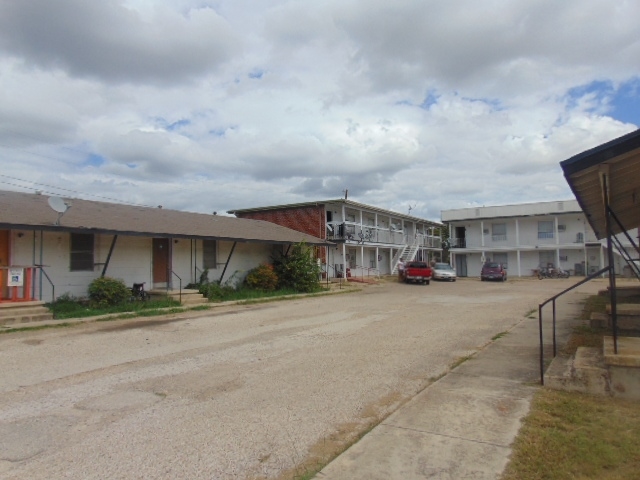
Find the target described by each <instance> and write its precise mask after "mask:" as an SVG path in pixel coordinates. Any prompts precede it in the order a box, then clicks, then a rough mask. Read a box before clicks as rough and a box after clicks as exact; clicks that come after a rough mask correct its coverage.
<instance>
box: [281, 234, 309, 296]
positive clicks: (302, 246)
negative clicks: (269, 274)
mask: <svg viewBox="0 0 640 480" xmlns="http://www.w3.org/2000/svg"><path fill="white" fill-rule="evenodd" d="M312 253H313V251H312V249H311V247H309V246H308V245H307V244H306V243H304V242H302V243H297V244H295V245H294V246H293V247H292V248H291V249H290V251H289V252H288V254H287V255H283V254H278V256H277V257H276V258H274V262H273V266H274V269H275V272H276V274H277V275H278V279H279V284H278V287H279V288H287V289H292V290H294V291H296V292H302V293H309V292H315V291H317V290H319V289H320V265H318V262H317V260H316V259H315V258H314V257H313V255H312Z"/></svg>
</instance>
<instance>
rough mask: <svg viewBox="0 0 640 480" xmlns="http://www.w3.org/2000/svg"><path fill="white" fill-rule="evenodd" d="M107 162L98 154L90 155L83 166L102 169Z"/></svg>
mask: <svg viewBox="0 0 640 480" xmlns="http://www.w3.org/2000/svg"><path fill="white" fill-rule="evenodd" d="M105 162H106V160H105V158H104V157H103V156H101V155H98V154H96V153H90V154H89V155H87V158H85V159H84V162H83V165H84V166H90V167H101V166H102V165H104V163H105Z"/></svg>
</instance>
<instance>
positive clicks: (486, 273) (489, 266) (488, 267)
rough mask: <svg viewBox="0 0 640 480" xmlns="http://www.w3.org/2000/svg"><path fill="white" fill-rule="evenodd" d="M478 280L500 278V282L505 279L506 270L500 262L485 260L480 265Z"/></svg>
mask: <svg viewBox="0 0 640 480" xmlns="http://www.w3.org/2000/svg"><path fill="white" fill-rule="evenodd" d="M480 280H482V281H483V282H484V281H485V280H500V281H501V282H506V281H507V271H506V270H505V269H504V267H503V266H502V264H501V263H496V262H487V263H485V264H484V265H483V266H482V270H481V271H480Z"/></svg>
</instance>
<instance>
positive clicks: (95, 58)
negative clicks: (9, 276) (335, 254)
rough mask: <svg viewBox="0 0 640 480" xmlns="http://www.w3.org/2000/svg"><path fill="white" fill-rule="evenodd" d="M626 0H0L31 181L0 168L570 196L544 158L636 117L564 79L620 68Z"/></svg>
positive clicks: (14, 145) (5, 127) (449, 199)
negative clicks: (621, 117) (623, 116)
mask: <svg viewBox="0 0 640 480" xmlns="http://www.w3.org/2000/svg"><path fill="white" fill-rule="evenodd" d="M638 17H640V4H637V2H618V3H615V4H611V3H610V2H605V1H604V0H584V1H578V0H567V1H565V2H562V3H558V2H551V1H549V0H544V1H539V0H536V1H532V0H531V1H522V0H518V1H516V0H500V1H497V0H496V1H491V2H473V1H471V0H466V1H463V2H456V3H451V2H449V3H447V2H440V1H418V0H399V1H397V2H393V3H389V2H382V1H380V0H367V1H366V2H365V1H362V0H347V1H344V0H342V1H340V2H338V1H336V0H322V1H317V2H312V3H309V2H288V1H280V0H268V1H264V2H252V1H248V0H236V1H231V0H216V1H210V2H206V1H201V0H174V1H170V0H166V1H151V0H127V1H116V0H108V1H104V2H83V1H80V0H61V1H60V2H48V1H45V0H34V1H30V2H21V1H18V0H9V1H7V2H3V3H2V4H1V6H0V76H1V78H2V79H3V88H2V89H1V90H0V164H1V165H2V167H3V168H2V171H3V172H6V171H10V172H11V174H12V176H14V177H16V178H22V179H25V180H27V181H30V182H35V183H32V184H29V183H26V184H25V183H19V182H16V181H14V180H11V181H10V182H9V181H5V182H4V184H2V183H0V188H18V187H17V186H16V184H17V183H19V184H20V185H26V186H31V187H33V188H36V187H37V185H36V184H37V183H47V184H52V185H58V186H60V187H65V188H70V187H71V189H73V190H77V191H79V192H87V193H93V194H96V193H98V194H101V195H103V196H105V197H109V198H120V199H122V200H123V201H128V202H134V203H140V204H148V205H157V204H163V205H164V206H165V207H167V208H184V209H188V210H194V211H204V212H209V211H214V210H215V211H218V212H220V213H221V212H224V211H226V210H229V209H235V208H245V207H251V206H259V205H265V204H281V203H288V202H299V201H305V200H317V199H321V198H336V197H341V196H342V195H343V191H344V190H345V189H348V190H349V198H353V199H355V200H358V201H362V202H365V203H371V204H374V205H378V206H380V207H384V208H393V209H398V210H399V211H403V212H404V211H407V209H408V207H409V206H411V207H415V208H413V209H412V214H415V215H418V216H420V215H423V216H426V217H428V218H432V219H438V218H439V216H440V210H441V209H447V208H457V207H463V206H467V205H490V204H499V203H517V202H526V201H537V200H553V199H557V198H560V199H563V198H570V197H571V192H570V190H569V189H568V187H567V185H566V182H565V180H564V178H563V177H562V174H561V171H560V168H559V162H560V161H562V160H564V159H566V158H568V157H570V156H572V155H574V154H576V153H579V152H580V151H583V150H586V149H588V148H591V147H593V146H595V145H598V144H600V143H603V142H605V141H608V140H610V139H612V138H615V137H617V136H620V135H622V134H624V133H627V132H629V131H631V130H633V129H635V128H636V126H635V125H630V124H624V123H622V122H620V121H618V120H616V118H615V111H614V110H612V104H611V98H610V97H611V95H612V92H611V91H610V92H607V93H606V94H599V93H600V92H596V93H594V92H593V90H589V89H585V90H584V92H583V93H580V92H582V91H581V90H580V89H577V90H576V88H577V87H583V86H585V85H590V84H592V83H593V82H596V81H600V82H608V85H610V88H611V89H613V93H615V88H617V86H618V85H620V84H621V83H622V82H626V81H628V80H630V79H633V78H637V77H638V76H640V64H639V63H640V62H639V61H638V59H639V58H640V31H639V30H638V29H637V27H636V25H635V19H637V18H638ZM576 92H578V93H576ZM639 121H640V115H639ZM7 167H8V168H7ZM5 175H7V174H5ZM5 180H6V179H5ZM0 181H2V178H0ZM9 183H11V184H10V185H9ZM89 198H90V197H89Z"/></svg>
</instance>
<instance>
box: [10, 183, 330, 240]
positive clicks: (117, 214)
mask: <svg viewBox="0 0 640 480" xmlns="http://www.w3.org/2000/svg"><path fill="white" fill-rule="evenodd" d="M65 202H66V203H67V204H70V205H71V206H70V208H69V209H68V210H67V211H66V212H65V214H64V215H63V216H62V218H61V219H60V225H56V220H57V219H58V214H57V213H56V212H55V211H54V210H53V209H52V208H51V207H50V206H49V204H48V197H47V196H46V195H38V194H30V193H20V192H10V191H0V229H25V230H48V231H65V232H77V233H106V234H121V235H134V236H149V237H170V238H200V239H211V240H228V241H237V242H251V243H278V244H292V243H299V242H303V241H304V242H306V243H308V244H310V245H332V244H331V243H330V242H327V241H325V240H322V239H320V238H317V237H314V236H311V235H307V234H305V233H302V232H298V231H295V230H292V229H289V228H286V227H282V226H280V225H276V224H274V223H270V222H265V221H262V220H249V219H242V218H234V217H227V216H222V215H206V214H202V213H192V212H183V211H178V210H169V209H164V208H151V207H138V206H131V205H122V204H117V203H105V202H94V201H90V200H81V199H76V198H74V199H68V200H65Z"/></svg>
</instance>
